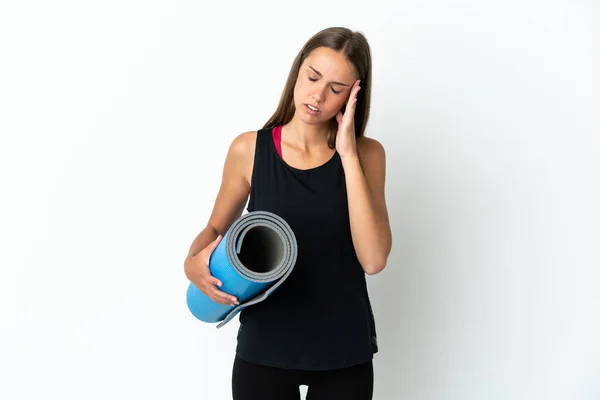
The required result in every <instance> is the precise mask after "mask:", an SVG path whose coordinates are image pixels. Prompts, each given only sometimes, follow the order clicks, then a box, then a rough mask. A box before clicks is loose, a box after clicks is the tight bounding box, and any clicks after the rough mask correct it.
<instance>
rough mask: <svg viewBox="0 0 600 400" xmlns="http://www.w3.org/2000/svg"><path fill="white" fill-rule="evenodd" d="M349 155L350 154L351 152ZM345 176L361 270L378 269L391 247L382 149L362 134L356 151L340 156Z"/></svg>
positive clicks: (369, 272)
mask: <svg viewBox="0 0 600 400" xmlns="http://www.w3.org/2000/svg"><path fill="white" fill-rule="evenodd" d="M351 154H352V153H351ZM342 164H343V167H344V173H345V175H346V190H347V193H348V211H349V214H350V229H351V231H352V242H353V243H354V249H355V250H356V255H357V257H358V260H359V262H360V264H361V265H362V267H363V269H364V270H365V272H366V273H367V274H369V275H374V274H377V273H379V272H381V271H382V270H383V269H384V268H385V266H386V264H387V259H388V256H389V254H390V250H391V248H392V232H391V228H390V223H389V218H388V212H387V207H386V202H385V165H386V159H385V149H384V148H383V146H382V145H381V143H379V142H378V141H376V140H374V139H370V138H366V137H362V138H360V139H358V140H357V141H356V152H355V153H354V154H352V155H351V156H346V157H343V158H342Z"/></svg>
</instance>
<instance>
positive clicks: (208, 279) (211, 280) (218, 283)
mask: <svg viewBox="0 0 600 400" xmlns="http://www.w3.org/2000/svg"><path fill="white" fill-rule="evenodd" d="M206 282H208V283H209V284H211V285H213V286H218V287H223V282H221V281H220V280H218V279H217V278H215V277H214V276H212V275H211V276H207V277H206Z"/></svg>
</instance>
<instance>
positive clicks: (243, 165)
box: [227, 131, 258, 184]
mask: <svg viewBox="0 0 600 400" xmlns="http://www.w3.org/2000/svg"><path fill="white" fill-rule="evenodd" d="M257 135H258V132H257V131H248V132H243V133H240V134H239V135H237V136H236V137H235V138H234V139H233V140H232V141H231V144H230V146H229V152H228V155H227V158H228V163H229V164H230V165H231V167H232V168H233V169H234V170H236V171H237V172H238V173H241V174H243V176H244V179H245V181H246V182H247V183H248V184H249V183H250V180H251V177H252V169H253V166H254V151H255V149H256V138H257Z"/></svg>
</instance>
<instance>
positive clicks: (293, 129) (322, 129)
mask: <svg viewBox="0 0 600 400" xmlns="http://www.w3.org/2000/svg"><path fill="white" fill-rule="evenodd" d="M283 129H284V130H285V133H286V141H287V142H289V143H292V144H293V145H294V146H296V147H299V148H301V149H303V150H305V151H309V150H310V149H313V148H316V147H322V146H323V145H325V146H326V145H327V134H328V133H329V129H330V128H329V123H328V122H326V123H323V124H319V125H309V124H307V123H305V122H303V121H301V120H299V119H298V118H296V117H294V118H292V120H291V121H290V122H289V123H287V124H286V125H284V126H283Z"/></svg>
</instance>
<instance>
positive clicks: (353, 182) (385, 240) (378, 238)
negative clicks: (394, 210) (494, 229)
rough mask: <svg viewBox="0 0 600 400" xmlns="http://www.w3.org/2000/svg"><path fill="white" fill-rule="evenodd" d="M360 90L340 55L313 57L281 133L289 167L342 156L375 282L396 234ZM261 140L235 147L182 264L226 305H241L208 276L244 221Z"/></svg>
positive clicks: (324, 51) (357, 232) (353, 221)
mask: <svg viewBox="0 0 600 400" xmlns="http://www.w3.org/2000/svg"><path fill="white" fill-rule="evenodd" d="M359 91H360V81H359V80H358V79H357V75H356V72H355V70H354V67H353V66H352V64H351V63H350V62H349V61H348V60H346V58H345V57H344V56H343V54H341V53H338V52H337V51H335V50H332V49H329V48H318V49H315V50H313V51H312V52H311V54H310V55H309V56H308V57H307V58H306V59H305V60H304V62H303V63H302V65H301V67H300V71H299V74H298V79H297V81H296V85H295V88H294V104H295V106H296V112H295V114H294V117H293V119H292V120H291V121H290V122H289V123H288V124H286V125H284V126H283V127H282V140H281V150H282V157H283V159H284V161H285V162H286V163H287V164H289V165H291V166H293V167H295V168H298V169H310V168H314V167H316V166H319V165H322V164H324V163H325V162H327V161H328V160H329V159H330V158H331V157H332V156H333V154H334V151H337V152H338V154H339V155H340V158H341V160H342V165H343V168H344V173H345V176H346V187H347V192H348V210H349V215H350V228H351V232H352V241H353V244H354V248H355V250H356V254H357V257H358V260H359V262H360V263H361V265H362V267H363V269H364V270H365V272H366V273H367V274H369V275H374V274H377V273H379V272H381V271H382V270H383V269H384V268H385V266H386V263H387V258H388V256H389V253H390V250H391V246H392V235H391V229H390V224H389V219H388V212H387V207H386V201H385V150H384V148H383V146H382V145H381V143H379V142H378V141H376V140H374V139H371V138H365V137H362V138H360V139H358V140H357V139H356V136H355V132H354V112H355V108H356V102H357V101H360V99H358V93H359ZM306 104H310V105H312V106H315V107H317V108H318V110H319V111H318V112H317V114H316V115H311V113H310V112H308V111H307V109H306ZM344 105H346V110H345V113H343V114H342V112H341V108H342V107H343V106H344ZM331 118H336V119H337V121H338V132H337V137H336V144H335V150H333V149H330V148H329V146H328V145H327V126H328V121H329V120H330V119H331ZM256 135H257V132H256V131H249V132H245V133H242V134H240V135H239V136H237V137H236V138H235V139H234V140H233V141H232V143H231V145H230V147H229V151H228V154H227V157H226V160H225V166H224V168H223V176H222V183H221V187H220V189H219V192H218V194H217V198H216V200H215V204H214V207H213V211H212V214H211V216H210V218H209V221H208V223H207V225H206V227H205V228H204V229H203V230H202V232H200V234H198V236H197V237H196V238H195V239H194V242H193V243H192V245H191V247H190V250H189V253H188V256H187V257H186V260H185V262H184V270H185V273H186V276H187V278H188V279H189V280H190V281H191V282H192V283H194V285H196V287H198V288H199V289H200V290H201V291H202V292H204V293H205V294H206V295H207V296H208V297H209V298H211V299H212V300H213V301H215V302H217V303H221V304H231V305H233V304H238V301H237V299H236V298H235V297H233V296H231V295H229V294H227V293H224V292H223V291H221V290H219V288H218V287H219V286H220V282H219V281H218V280H217V279H216V278H214V277H213V276H211V275H210V271H209V268H208V262H209V259H210V255H211V253H212V252H213V251H214V249H215V248H216V247H217V245H218V244H219V242H220V241H221V238H222V235H224V234H225V232H227V230H228V229H229V227H230V226H231V224H232V223H233V222H234V221H235V220H236V219H237V218H239V217H240V216H241V215H242V212H243V210H244V206H245V205H246V202H247V200H248V196H249V194H250V182H251V177H252V168H253V161H254V148H255V144H256Z"/></svg>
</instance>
